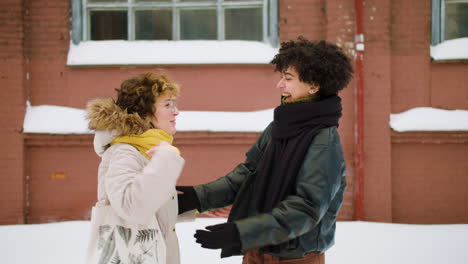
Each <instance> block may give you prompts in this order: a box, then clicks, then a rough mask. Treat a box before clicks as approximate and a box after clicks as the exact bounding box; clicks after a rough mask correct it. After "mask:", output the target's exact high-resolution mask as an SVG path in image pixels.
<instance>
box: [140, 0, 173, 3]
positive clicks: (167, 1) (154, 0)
mask: <svg viewBox="0 0 468 264" xmlns="http://www.w3.org/2000/svg"><path fill="white" fill-rule="evenodd" d="M135 2H137V3H138V2H146V3H148V2H153V3H170V2H172V0H135Z"/></svg>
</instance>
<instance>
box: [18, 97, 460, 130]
mask: <svg viewBox="0 0 468 264" xmlns="http://www.w3.org/2000/svg"><path fill="white" fill-rule="evenodd" d="M272 120H273V109H266V110H261V111H252V112H216V111H181V112H180V114H179V116H178V117H177V131H209V132H261V131H263V129H265V128H266V127H267V126H268V124H269V123H270V122H271V121H272ZM390 127H391V128H392V129H393V130H395V131H398V132H406V131H468V111H466V110H442V109H435V108H430V107H417V108H413V109H410V110H408V111H405V112H402V113H399V114H391V115H390ZM23 132H24V133H42V134H92V133H93V131H91V130H89V129H88V121H87V120H86V118H85V110H84V109H78V108H71V107H64V106H54V105H40V106H31V105H30V104H29V103H28V105H27V108H26V116H25V118H24V124H23Z"/></svg>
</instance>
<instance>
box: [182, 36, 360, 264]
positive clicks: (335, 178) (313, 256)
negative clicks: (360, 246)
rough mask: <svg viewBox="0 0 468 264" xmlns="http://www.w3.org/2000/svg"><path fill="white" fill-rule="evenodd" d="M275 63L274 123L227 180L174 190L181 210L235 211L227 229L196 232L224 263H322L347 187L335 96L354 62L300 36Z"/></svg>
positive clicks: (331, 47) (284, 45) (322, 43)
mask: <svg viewBox="0 0 468 264" xmlns="http://www.w3.org/2000/svg"><path fill="white" fill-rule="evenodd" d="M272 64H274V65H275V70H276V71H278V72H279V73H280V74H281V79H280V80H279V82H278V84H277V88H278V90H279V92H280V94H281V105H280V106H278V107H277V108H276V109H275V111H274V120H273V122H272V123H271V124H270V125H269V126H268V127H267V128H266V129H265V130H264V132H263V133H262V135H261V136H260V138H259V139H258V140H257V142H256V143H255V144H254V145H253V146H252V148H251V149H250V150H249V151H248V152H247V153H246V160H245V162H244V163H242V164H240V165H238V166H237V167H236V168H235V169H234V170H233V171H231V172H230V173H228V174H227V175H226V176H224V177H221V178H219V179H218V180H216V181H214V182H210V183H207V184H203V185H198V186H178V187H176V189H178V190H180V191H182V192H183V194H180V198H179V208H180V212H183V211H185V210H190V209H194V208H197V209H198V210H199V211H200V212H203V211H207V210H213V209H217V208H222V207H225V206H228V205H231V204H232V205H233V206H232V209H231V212H230V215H229V218H228V221H227V223H223V224H219V225H214V226H207V227H206V229H207V230H197V231H196V234H195V238H196V241H197V243H200V244H201V246H202V247H204V248H210V249H218V248H221V249H222V253H221V257H229V256H232V255H244V258H243V263H255V264H258V263H324V258H325V257H324V252H325V251H326V250H327V249H328V248H330V247H331V246H332V245H333V243H334V236H335V225H336V218H337V215H338V212H339V210H340V207H341V204H342V201H343V194H344V190H345V186H346V179H345V161H344V156H343V150H342V145H341V142H340V137H339V135H338V130H337V128H338V121H339V119H340V117H341V115H342V114H341V109H342V108H341V99H340V97H339V96H338V95H337V94H338V92H339V91H340V90H341V89H343V88H344V87H345V86H346V85H347V84H348V83H349V82H350V80H351V78H352V75H353V68H352V65H351V60H350V59H349V58H348V57H347V56H346V55H345V54H344V52H343V51H342V50H341V49H340V48H339V47H338V46H336V45H334V44H331V43H328V42H325V41H317V42H314V41H309V40H306V39H304V38H302V37H300V38H298V39H297V40H296V41H288V42H284V43H282V44H281V48H280V50H279V53H278V54H277V55H276V56H275V57H274V59H273V60H272Z"/></svg>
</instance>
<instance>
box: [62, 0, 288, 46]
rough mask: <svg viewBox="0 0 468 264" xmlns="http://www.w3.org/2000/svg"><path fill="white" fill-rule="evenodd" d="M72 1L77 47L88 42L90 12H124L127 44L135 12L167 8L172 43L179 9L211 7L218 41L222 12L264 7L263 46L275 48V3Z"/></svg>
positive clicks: (177, 31) (176, 37) (177, 28)
mask: <svg viewBox="0 0 468 264" xmlns="http://www.w3.org/2000/svg"><path fill="white" fill-rule="evenodd" d="M71 1H72V41H73V44H75V45H76V44H78V43H80V42H81V41H88V36H89V32H90V26H89V23H88V21H89V20H90V19H89V10H93V9H94V10H99V9H101V10H102V9H106V10H111V9H116V10H125V9H126V10H127V11H128V15H127V21H128V39H127V40H128V41H133V40H135V20H134V11H135V10H149V9H152V8H168V9H172V10H173V16H172V38H173V40H172V41H177V40H180V25H179V11H180V9H181V8H191V7H193V8H197V7H212V8H216V9H217V25H218V26H217V28H218V32H217V40H221V41H223V40H225V38H224V37H225V32H224V28H225V26H224V12H223V10H224V8H229V7H238V8H249V7H263V36H262V42H264V43H269V44H271V45H272V46H278V44H279V43H278V41H279V40H278V0H255V1H239V2H223V1H221V0H214V1H213V2H216V3H213V2H197V1H196V0H194V2H178V1H177V0H172V1H171V2H167V3H157V2H154V3H151V2H149V3H136V2H135V0H128V1H127V2H124V3H88V0H71Z"/></svg>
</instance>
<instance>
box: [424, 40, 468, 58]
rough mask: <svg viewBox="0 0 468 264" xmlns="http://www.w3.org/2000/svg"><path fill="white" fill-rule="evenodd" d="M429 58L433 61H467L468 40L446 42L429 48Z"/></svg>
mask: <svg viewBox="0 0 468 264" xmlns="http://www.w3.org/2000/svg"><path fill="white" fill-rule="evenodd" d="M431 58H432V59H434V60H435V61H450V60H468V38H459V39H452V40H446V41H444V42H442V43H440V44H438V45H436V46H431Z"/></svg>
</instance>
